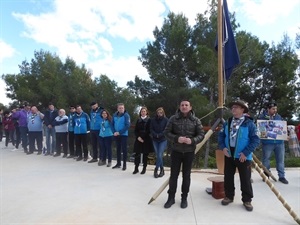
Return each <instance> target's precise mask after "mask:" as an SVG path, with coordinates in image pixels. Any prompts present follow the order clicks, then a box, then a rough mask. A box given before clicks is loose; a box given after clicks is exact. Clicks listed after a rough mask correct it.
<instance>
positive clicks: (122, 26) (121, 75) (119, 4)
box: [13, 0, 166, 86]
mask: <svg viewBox="0 0 300 225" xmlns="http://www.w3.org/2000/svg"><path fill="white" fill-rule="evenodd" d="M51 10H52V11H50V12H47V13H41V14H39V15H33V14H21V13H13V15H14V16H15V18H17V19H19V20H21V21H22V22H24V24H25V27H26V30H25V31H24V32H23V35H24V36H25V37H27V38H30V39H33V40H34V41H36V42H38V43H42V44H46V45H48V46H50V47H52V48H54V49H57V52H56V53H57V55H58V56H59V57H61V58H66V57H67V56H69V57H71V58H73V59H74V60H75V61H76V62H77V63H78V64H81V63H84V64H85V65H86V66H87V68H88V69H91V70H92V71H93V73H94V75H97V76H98V75H99V74H103V73H105V74H107V75H110V74H111V75H112V76H113V78H114V80H116V81H118V83H119V84H120V85H122V86H125V84H126V82H127V81H128V80H130V79H132V78H134V76H135V75H141V74H143V75H146V76H147V73H146V72H145V71H146V70H145V69H144V68H143V67H142V66H141V63H140V62H139V61H138V60H137V56H132V57H127V58H126V59H125V58H123V57H121V56H118V55H117V54H118V49H114V46H113V44H112V42H111V39H117V38H121V39H123V40H126V41H127V42H131V41H137V40H138V41H140V42H145V41H146V40H151V39H153V34H152V32H153V30H154V28H155V26H158V27H159V26H161V25H162V24H163V19H164V13H165V10H166V8H165V6H164V4H163V2H162V1H160V0H150V1H140V0H127V1H118V0H111V1H104V0H97V1H95V0H85V1H74V0H64V1H60V0H56V1H55V2H54V5H53V9H51ZM120 57H121V58H120ZM123 80H124V81H123Z"/></svg>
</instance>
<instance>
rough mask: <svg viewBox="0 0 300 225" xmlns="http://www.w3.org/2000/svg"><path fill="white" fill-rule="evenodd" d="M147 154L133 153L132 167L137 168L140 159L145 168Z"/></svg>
mask: <svg viewBox="0 0 300 225" xmlns="http://www.w3.org/2000/svg"><path fill="white" fill-rule="evenodd" d="M148 155H149V154H148V153H135V155H134V165H135V166H139V165H140V162H141V157H142V160H143V167H145V168H146V167H147V161H148Z"/></svg>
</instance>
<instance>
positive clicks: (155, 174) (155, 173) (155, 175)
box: [154, 168, 158, 178]
mask: <svg viewBox="0 0 300 225" xmlns="http://www.w3.org/2000/svg"><path fill="white" fill-rule="evenodd" d="M157 170H158V169H157V168H155V169H154V177H155V178H158V174H157Z"/></svg>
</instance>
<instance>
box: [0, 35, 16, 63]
mask: <svg viewBox="0 0 300 225" xmlns="http://www.w3.org/2000/svg"><path fill="white" fill-rule="evenodd" d="M0 49H1V51H0V63H2V62H3V60H4V59H6V58H11V57H13V56H14V54H15V53H16V50H15V49H14V48H13V47H12V46H11V45H9V44H7V43H5V42H4V41H3V40H1V39H0Z"/></svg>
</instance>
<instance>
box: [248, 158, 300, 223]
mask: <svg viewBox="0 0 300 225" xmlns="http://www.w3.org/2000/svg"><path fill="white" fill-rule="evenodd" d="M252 163H253V164H254V167H255V169H256V171H257V172H258V173H259V175H260V176H261V177H262V178H263V179H264V180H265V181H266V184H267V185H268V186H269V187H270V189H271V190H272V191H273V193H274V194H275V195H276V197H277V198H278V199H279V201H280V202H281V203H282V205H283V206H284V207H285V208H286V210H287V211H288V212H289V214H290V215H291V216H292V217H293V219H294V220H295V221H296V222H297V223H298V224H300V218H299V217H298V216H297V214H296V213H295V212H294V211H293V210H292V208H291V206H289V204H288V203H287V202H286V201H285V200H284V198H283V197H282V196H281V194H280V193H279V191H278V190H276V188H275V186H274V184H272V183H271V181H269V179H267V176H266V175H265V174H264V172H263V170H262V169H261V168H260V167H259V166H258V165H257V163H256V162H255V161H252Z"/></svg>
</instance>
